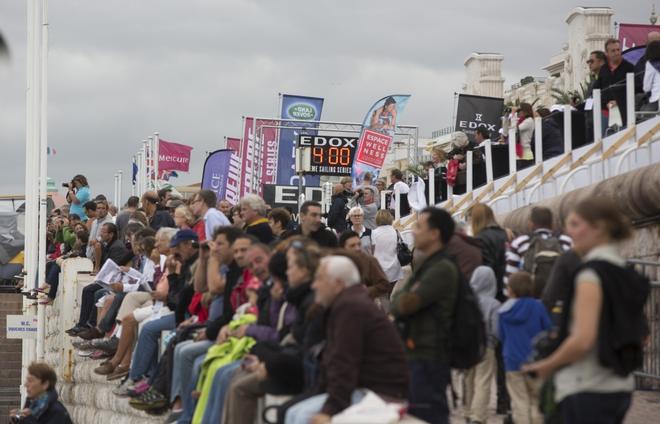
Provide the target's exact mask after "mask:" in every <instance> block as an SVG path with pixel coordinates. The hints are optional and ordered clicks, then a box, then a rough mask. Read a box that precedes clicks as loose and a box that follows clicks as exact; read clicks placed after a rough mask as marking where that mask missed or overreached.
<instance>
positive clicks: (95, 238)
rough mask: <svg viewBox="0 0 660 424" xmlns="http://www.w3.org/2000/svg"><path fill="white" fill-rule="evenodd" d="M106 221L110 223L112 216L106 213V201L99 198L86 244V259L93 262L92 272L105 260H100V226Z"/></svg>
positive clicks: (97, 270) (98, 268) (97, 269)
mask: <svg viewBox="0 0 660 424" xmlns="http://www.w3.org/2000/svg"><path fill="white" fill-rule="evenodd" d="M106 223H111V224H112V217H111V216H110V214H108V202H107V201H105V200H99V201H97V202H96V216H95V218H94V221H93V222H92V225H91V228H90V230H89V243H88V244H87V259H90V260H91V261H92V262H94V271H93V272H94V273H97V272H99V270H100V269H101V265H102V264H103V262H105V261H101V251H102V245H101V240H100V233H101V228H102V227H103V225H104V224H106ZM113 225H114V224H113Z"/></svg>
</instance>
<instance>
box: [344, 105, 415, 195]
mask: <svg viewBox="0 0 660 424" xmlns="http://www.w3.org/2000/svg"><path fill="white" fill-rule="evenodd" d="M409 99H410V96H409V95H399V94H396V95H391V96H386V97H383V98H382V99H380V100H378V101H377V102H376V103H374V105H373V106H371V109H369V112H367V115H366V116H365V118H364V122H363V123H362V133H361V134H360V139H359V141H358V148H357V153H356V154H355V160H354V161H353V172H352V176H353V184H354V185H355V186H358V185H360V184H361V183H362V176H363V175H364V174H365V173H367V172H370V173H371V174H373V176H374V177H375V178H377V177H378V174H379V173H380V170H381V168H382V167H383V163H384V162H385V156H386V155H387V151H388V150H389V148H390V145H391V144H392V140H393V139H394V134H395V132H396V125H397V120H398V117H399V114H401V112H403V109H404V108H405V107H406V104H408V100H409Z"/></svg>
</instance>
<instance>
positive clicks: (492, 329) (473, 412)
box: [465, 266, 500, 424]
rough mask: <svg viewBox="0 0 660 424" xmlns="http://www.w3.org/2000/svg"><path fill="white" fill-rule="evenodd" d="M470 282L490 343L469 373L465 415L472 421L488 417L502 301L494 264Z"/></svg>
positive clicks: (474, 275)
mask: <svg viewBox="0 0 660 424" xmlns="http://www.w3.org/2000/svg"><path fill="white" fill-rule="evenodd" d="M470 286H472V291H473V292H474V294H475V295H477V296H478V297H479V308H480V309H481V314H482V315H483V317H484V324H485V326H486V335H487V337H488V347H487V349H486V353H485V354H484V357H483V359H482V360H481V362H479V363H478V364H477V365H475V366H474V367H473V368H471V369H469V370H468V371H467V372H466V373H465V407H466V413H465V419H466V421H468V422H469V423H482V424H485V423H486V422H487V421H488V404H489V403H490V388H491V386H492V384H493V378H494V377H495V373H496V370H497V360H496V359H495V347H496V345H497V339H498V334H499V333H498V320H497V318H498V317H497V310H498V309H499V308H500V302H498V301H497V300H496V299H495V292H496V291H497V284H496V281H495V273H494V272H493V270H492V268H490V267H487V266H480V267H478V268H477V269H476V270H475V271H474V274H473V275H472V279H471V280H470Z"/></svg>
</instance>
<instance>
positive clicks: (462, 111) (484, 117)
mask: <svg viewBox="0 0 660 424" xmlns="http://www.w3.org/2000/svg"><path fill="white" fill-rule="evenodd" d="M503 108H504V99H501V98H498V97H485V96H473V95H469V94H459V95H458V108H457V110H456V127H455V130H456V131H463V132H464V133H465V134H466V135H467V136H468V139H469V140H470V142H471V143H474V142H475V141H474V134H475V133H476V131H477V128H480V127H481V128H485V129H486V131H488V133H489V134H491V136H490V139H491V140H495V139H497V137H498V131H499V129H500V127H501V123H502V121H501V119H502V111H503Z"/></svg>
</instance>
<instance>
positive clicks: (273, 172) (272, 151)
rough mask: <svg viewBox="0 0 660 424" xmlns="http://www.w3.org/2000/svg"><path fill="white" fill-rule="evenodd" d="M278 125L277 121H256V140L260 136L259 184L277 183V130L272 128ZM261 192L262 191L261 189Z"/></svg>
mask: <svg viewBox="0 0 660 424" xmlns="http://www.w3.org/2000/svg"><path fill="white" fill-rule="evenodd" d="M278 125H279V121H264V120H259V119H258V120H257V122H256V128H260V130H257V134H256V135H255V136H256V137H257V138H259V136H260V135H261V138H262V139H261V140H259V141H260V142H261V143H259V145H260V146H261V171H260V173H259V176H258V178H259V182H260V183H261V185H262V186H263V184H275V183H276V182H277V160H278V148H277V129H276V128H274V127H276V126H278ZM261 190H262V191H263V189H261Z"/></svg>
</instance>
